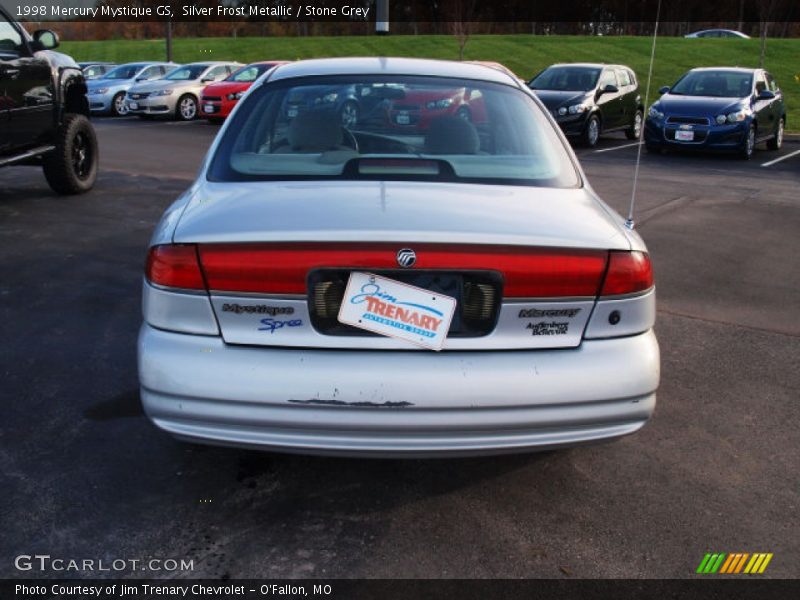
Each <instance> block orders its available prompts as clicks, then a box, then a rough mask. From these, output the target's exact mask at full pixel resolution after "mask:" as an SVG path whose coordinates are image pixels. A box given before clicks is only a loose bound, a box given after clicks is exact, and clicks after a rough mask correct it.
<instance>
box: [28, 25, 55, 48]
mask: <svg viewBox="0 0 800 600" xmlns="http://www.w3.org/2000/svg"><path fill="white" fill-rule="evenodd" d="M58 43H59V40H58V34H57V33H56V32H55V31H51V30H50V29H38V30H37V31H35V32H34V33H33V44H31V45H32V46H33V49H34V51H37V52H38V51H39V50H52V49H53V48H58Z"/></svg>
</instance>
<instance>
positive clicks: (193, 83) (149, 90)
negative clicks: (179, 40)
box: [125, 62, 242, 121]
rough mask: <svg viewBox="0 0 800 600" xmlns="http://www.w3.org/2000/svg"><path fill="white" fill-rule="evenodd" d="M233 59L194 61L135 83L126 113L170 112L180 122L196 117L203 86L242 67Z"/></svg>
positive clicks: (147, 114)
mask: <svg viewBox="0 0 800 600" xmlns="http://www.w3.org/2000/svg"><path fill="white" fill-rule="evenodd" d="M241 66H242V65H240V64H239V63H235V62H196V63H189V64H187V65H182V66H180V67H178V68H177V69H175V70H173V71H171V72H170V73H168V74H167V75H166V77H164V78H163V79H160V80H159V81H153V82H146V83H140V84H137V85H134V86H133V87H131V88H130V89H129V90H128V95H127V96H126V99H125V102H126V104H127V107H128V112H130V113H131V114H136V115H141V116H145V117H146V116H153V115H169V116H172V117H174V118H175V119H178V120H179V121H191V120H192V119H194V118H195V117H197V106H198V101H199V98H200V96H201V94H202V92H203V89H204V88H205V87H206V86H207V85H208V84H209V83H213V82H215V81H222V80H223V79H225V78H226V77H227V76H228V75H230V74H231V73H233V72H234V71H235V70H236V69H238V68H239V67H241Z"/></svg>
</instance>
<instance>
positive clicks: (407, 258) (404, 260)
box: [397, 248, 417, 268]
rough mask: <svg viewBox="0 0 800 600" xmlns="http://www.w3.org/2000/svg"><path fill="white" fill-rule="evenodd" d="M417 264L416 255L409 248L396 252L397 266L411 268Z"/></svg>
mask: <svg viewBox="0 0 800 600" xmlns="http://www.w3.org/2000/svg"><path fill="white" fill-rule="evenodd" d="M415 262H417V253H416V252H414V251H413V250H412V249H411V248H403V249H402V250H398V251H397V264H398V265H400V266H401V267H405V268H408V267H413V266H414V263H415Z"/></svg>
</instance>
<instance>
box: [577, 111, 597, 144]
mask: <svg viewBox="0 0 800 600" xmlns="http://www.w3.org/2000/svg"><path fill="white" fill-rule="evenodd" d="M599 139H600V119H599V118H598V117H597V115H592V116H591V117H589V120H588V121H586V127H584V128H583V132H582V133H581V145H582V146H586V147H587V148H594V147H595V146H597V140H599Z"/></svg>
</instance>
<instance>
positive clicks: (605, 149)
mask: <svg viewBox="0 0 800 600" xmlns="http://www.w3.org/2000/svg"><path fill="white" fill-rule="evenodd" d="M639 144H641V142H633V143H632V144H623V145H622V146H614V147H613V148H603V149H602V150H595V154H597V153H599V152H611V151H612V150H621V149H622V148H630V147H631V146H638V145H639Z"/></svg>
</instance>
